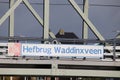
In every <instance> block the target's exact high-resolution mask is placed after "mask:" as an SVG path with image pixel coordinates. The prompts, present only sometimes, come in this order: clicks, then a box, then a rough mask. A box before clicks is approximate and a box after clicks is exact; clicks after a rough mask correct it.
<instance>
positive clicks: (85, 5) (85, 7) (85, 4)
mask: <svg viewBox="0 0 120 80" xmlns="http://www.w3.org/2000/svg"><path fill="white" fill-rule="evenodd" d="M88 8H89V1H88V0H83V12H84V14H85V15H86V17H88ZM82 37H83V39H88V25H87V24H86V22H85V21H84V20H83V34H82Z"/></svg>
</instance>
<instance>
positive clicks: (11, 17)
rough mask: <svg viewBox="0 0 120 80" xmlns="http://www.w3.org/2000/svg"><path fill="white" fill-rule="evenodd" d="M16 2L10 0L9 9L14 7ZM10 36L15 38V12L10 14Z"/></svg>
mask: <svg viewBox="0 0 120 80" xmlns="http://www.w3.org/2000/svg"><path fill="white" fill-rule="evenodd" d="M14 2H15V1H14V0H9V3H10V4H9V7H10V8H11V7H12V6H13V5H14ZM8 36H10V37H11V36H14V11H13V12H12V13H11V14H10V18H9V31H8Z"/></svg>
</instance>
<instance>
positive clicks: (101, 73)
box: [0, 68, 120, 77]
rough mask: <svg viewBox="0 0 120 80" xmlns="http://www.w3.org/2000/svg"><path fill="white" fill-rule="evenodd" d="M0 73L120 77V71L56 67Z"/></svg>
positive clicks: (7, 69)
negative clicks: (53, 68) (53, 70)
mask: <svg viewBox="0 0 120 80" xmlns="http://www.w3.org/2000/svg"><path fill="white" fill-rule="evenodd" d="M0 75H31V76H32V75H33V76H36V75H39V76H45V75H47V76H87V77H95V76H97V77H120V71H105V70H81V69H78V70H70V69H56V72H52V71H51V69H20V68H14V69H13V68H0Z"/></svg>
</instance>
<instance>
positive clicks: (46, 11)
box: [43, 0, 50, 39]
mask: <svg viewBox="0 0 120 80" xmlns="http://www.w3.org/2000/svg"><path fill="white" fill-rule="evenodd" d="M49 3H50V2H49V0H44V31H43V38H44V39H49Z"/></svg>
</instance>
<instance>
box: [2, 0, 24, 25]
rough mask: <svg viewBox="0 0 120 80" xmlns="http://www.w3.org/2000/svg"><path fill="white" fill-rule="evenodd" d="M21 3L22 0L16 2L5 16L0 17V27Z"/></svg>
mask: <svg viewBox="0 0 120 80" xmlns="http://www.w3.org/2000/svg"><path fill="white" fill-rule="evenodd" d="M21 2H22V0H17V1H16V2H15V3H14V5H13V6H12V7H11V8H10V9H9V10H8V11H7V12H6V13H5V15H3V16H2V18H1V19H0V26H1V25H2V23H3V22H4V21H5V20H6V19H7V18H8V17H9V16H10V15H11V14H12V13H13V12H14V10H15V9H16V8H17V7H18V6H19V4H20V3H21Z"/></svg>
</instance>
